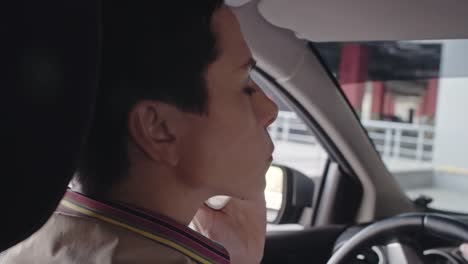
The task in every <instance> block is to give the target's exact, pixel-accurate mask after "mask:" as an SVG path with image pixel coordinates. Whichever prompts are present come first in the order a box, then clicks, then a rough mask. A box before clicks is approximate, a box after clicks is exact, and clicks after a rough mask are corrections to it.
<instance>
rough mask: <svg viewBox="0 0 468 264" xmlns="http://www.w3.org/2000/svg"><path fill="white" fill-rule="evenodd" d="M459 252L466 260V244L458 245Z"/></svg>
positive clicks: (467, 258) (467, 251)
mask: <svg viewBox="0 0 468 264" xmlns="http://www.w3.org/2000/svg"><path fill="white" fill-rule="evenodd" d="M460 252H461V253H462V255H463V257H464V258H465V259H466V260H467V261H468V244H463V245H461V246H460Z"/></svg>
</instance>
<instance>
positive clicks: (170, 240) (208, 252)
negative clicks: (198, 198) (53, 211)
mask: <svg viewBox="0 0 468 264" xmlns="http://www.w3.org/2000/svg"><path fill="white" fill-rule="evenodd" d="M57 211H58V212H59V213H65V214H69V215H70V214H71V215H77V216H85V217H91V218H95V219H99V220H101V221H104V222H106V223H109V224H112V225H116V226H119V227H122V228H125V229H127V230H130V231H132V232H135V233H138V234H140V235H142V236H144V237H146V238H148V239H151V240H153V241H155V242H157V243H160V244H163V245H165V246H167V247H170V248H172V249H174V250H177V251H178V252H180V253H182V254H184V255H186V256H187V257H189V258H191V259H192V260H194V261H195V262H197V263H221V264H224V263H230V261H229V254H228V252H227V251H226V249H224V248H223V247H222V246H221V245H219V244H217V243H216V242H214V241H212V240H210V239H208V238H206V237H204V236H203V235H201V234H199V233H197V232H195V231H194V230H192V229H190V228H189V227H187V226H184V225H181V224H178V223H176V222H174V221H172V220H171V219H168V218H166V217H163V216H159V215H155V214H154V213H149V212H148V211H144V210H140V209H135V208H129V207H127V206H123V205H121V204H115V203H111V202H107V201H97V200H94V199H91V198H90V197H87V196H84V195H81V194H79V193H76V192H73V191H71V190H68V191H67V193H66V194H65V197H64V198H63V199H62V201H61V203H60V206H59V207H58V209H57Z"/></svg>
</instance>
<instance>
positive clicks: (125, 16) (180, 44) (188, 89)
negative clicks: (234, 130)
mask: <svg viewBox="0 0 468 264" xmlns="http://www.w3.org/2000/svg"><path fill="white" fill-rule="evenodd" d="M222 3H223V1H222V0H203V1H182V2H181V1H150V0H132V1H128V0H105V1H104V3H103V4H102V10H103V17H102V21H103V25H102V36H103V37H102V43H103V44H102V61H101V67H100V76H101V78H100V85H99V91H98V98H97V102H96V113H95V119H94V122H93V126H92V128H91V132H90V135H89V137H88V141H87V143H86V146H85V149H84V151H83V155H82V158H81V160H80V163H79V166H78V173H77V180H78V181H79V182H80V184H81V185H82V188H83V190H84V191H85V192H86V193H89V194H93V195H105V193H106V192H107V191H108V190H109V189H110V188H111V187H112V186H113V185H115V184H116V183H117V182H119V181H120V180H121V179H122V178H123V177H125V176H126V175H127V173H128V168H129V157H128V150H127V147H128V140H129V133H128V114H129V112H130V111H131V109H132V107H133V106H134V105H135V104H136V103H137V102H138V101H140V100H156V101H161V102H164V103H168V104H172V105H174V106H176V107H178V108H179V109H181V110H183V111H186V112H194V113H199V114H204V113H206V112H207V101H208V92H207V89H206V85H205V78H204V77H205V72H206V69H207V67H208V65H209V64H211V63H212V62H213V61H214V60H215V59H216V57H217V53H218V52H217V45H216V36H215V33H214V32H213V31H212V27H211V25H212V23H211V21H212V17H213V14H214V13H215V11H216V10H217V9H219V8H220V7H221V6H222Z"/></svg>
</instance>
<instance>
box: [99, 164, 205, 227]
mask: <svg viewBox="0 0 468 264" xmlns="http://www.w3.org/2000/svg"><path fill="white" fill-rule="evenodd" d="M106 198H107V199H109V200H111V201H116V202H122V203H124V204H127V205H130V206H135V207H138V208H143V209H146V210H149V211H151V212H154V213H157V214H160V215H163V216H166V217H169V218H170V219H172V220H174V221H176V222H178V223H180V224H183V225H186V226H188V225H189V223H190V222H191V220H192V219H193V217H194V216H195V214H196V212H197V210H198V208H200V206H201V205H202V204H203V202H204V200H205V199H206V195H203V194H201V193H198V192H197V191H194V190H193V189H190V188H188V187H187V186H185V185H184V184H182V183H181V182H179V181H178V179H177V177H175V175H168V174H166V175H161V174H159V173H158V176H157V177H155V176H151V175H143V174H139V175H136V174H133V175H130V176H129V177H126V179H125V180H124V181H123V182H122V183H121V184H119V185H118V186H115V187H114V188H113V189H112V190H111V191H110V192H109V195H108V196H107V197H106Z"/></svg>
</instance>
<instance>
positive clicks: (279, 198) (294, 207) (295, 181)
mask: <svg viewBox="0 0 468 264" xmlns="http://www.w3.org/2000/svg"><path fill="white" fill-rule="evenodd" d="M265 178H266V188H265V199H266V206H267V221H268V222H269V223H272V224H285V223H297V222H298V221H299V219H300V217H301V215H302V212H303V210H304V208H306V207H312V199H313V194H314V182H313V181H312V179H310V178H309V177H307V176H305V175H304V174H302V173H300V172H298V171H296V170H294V169H291V168H288V167H286V166H280V165H272V166H270V168H269V170H268V171H267V173H266V175H265Z"/></svg>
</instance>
